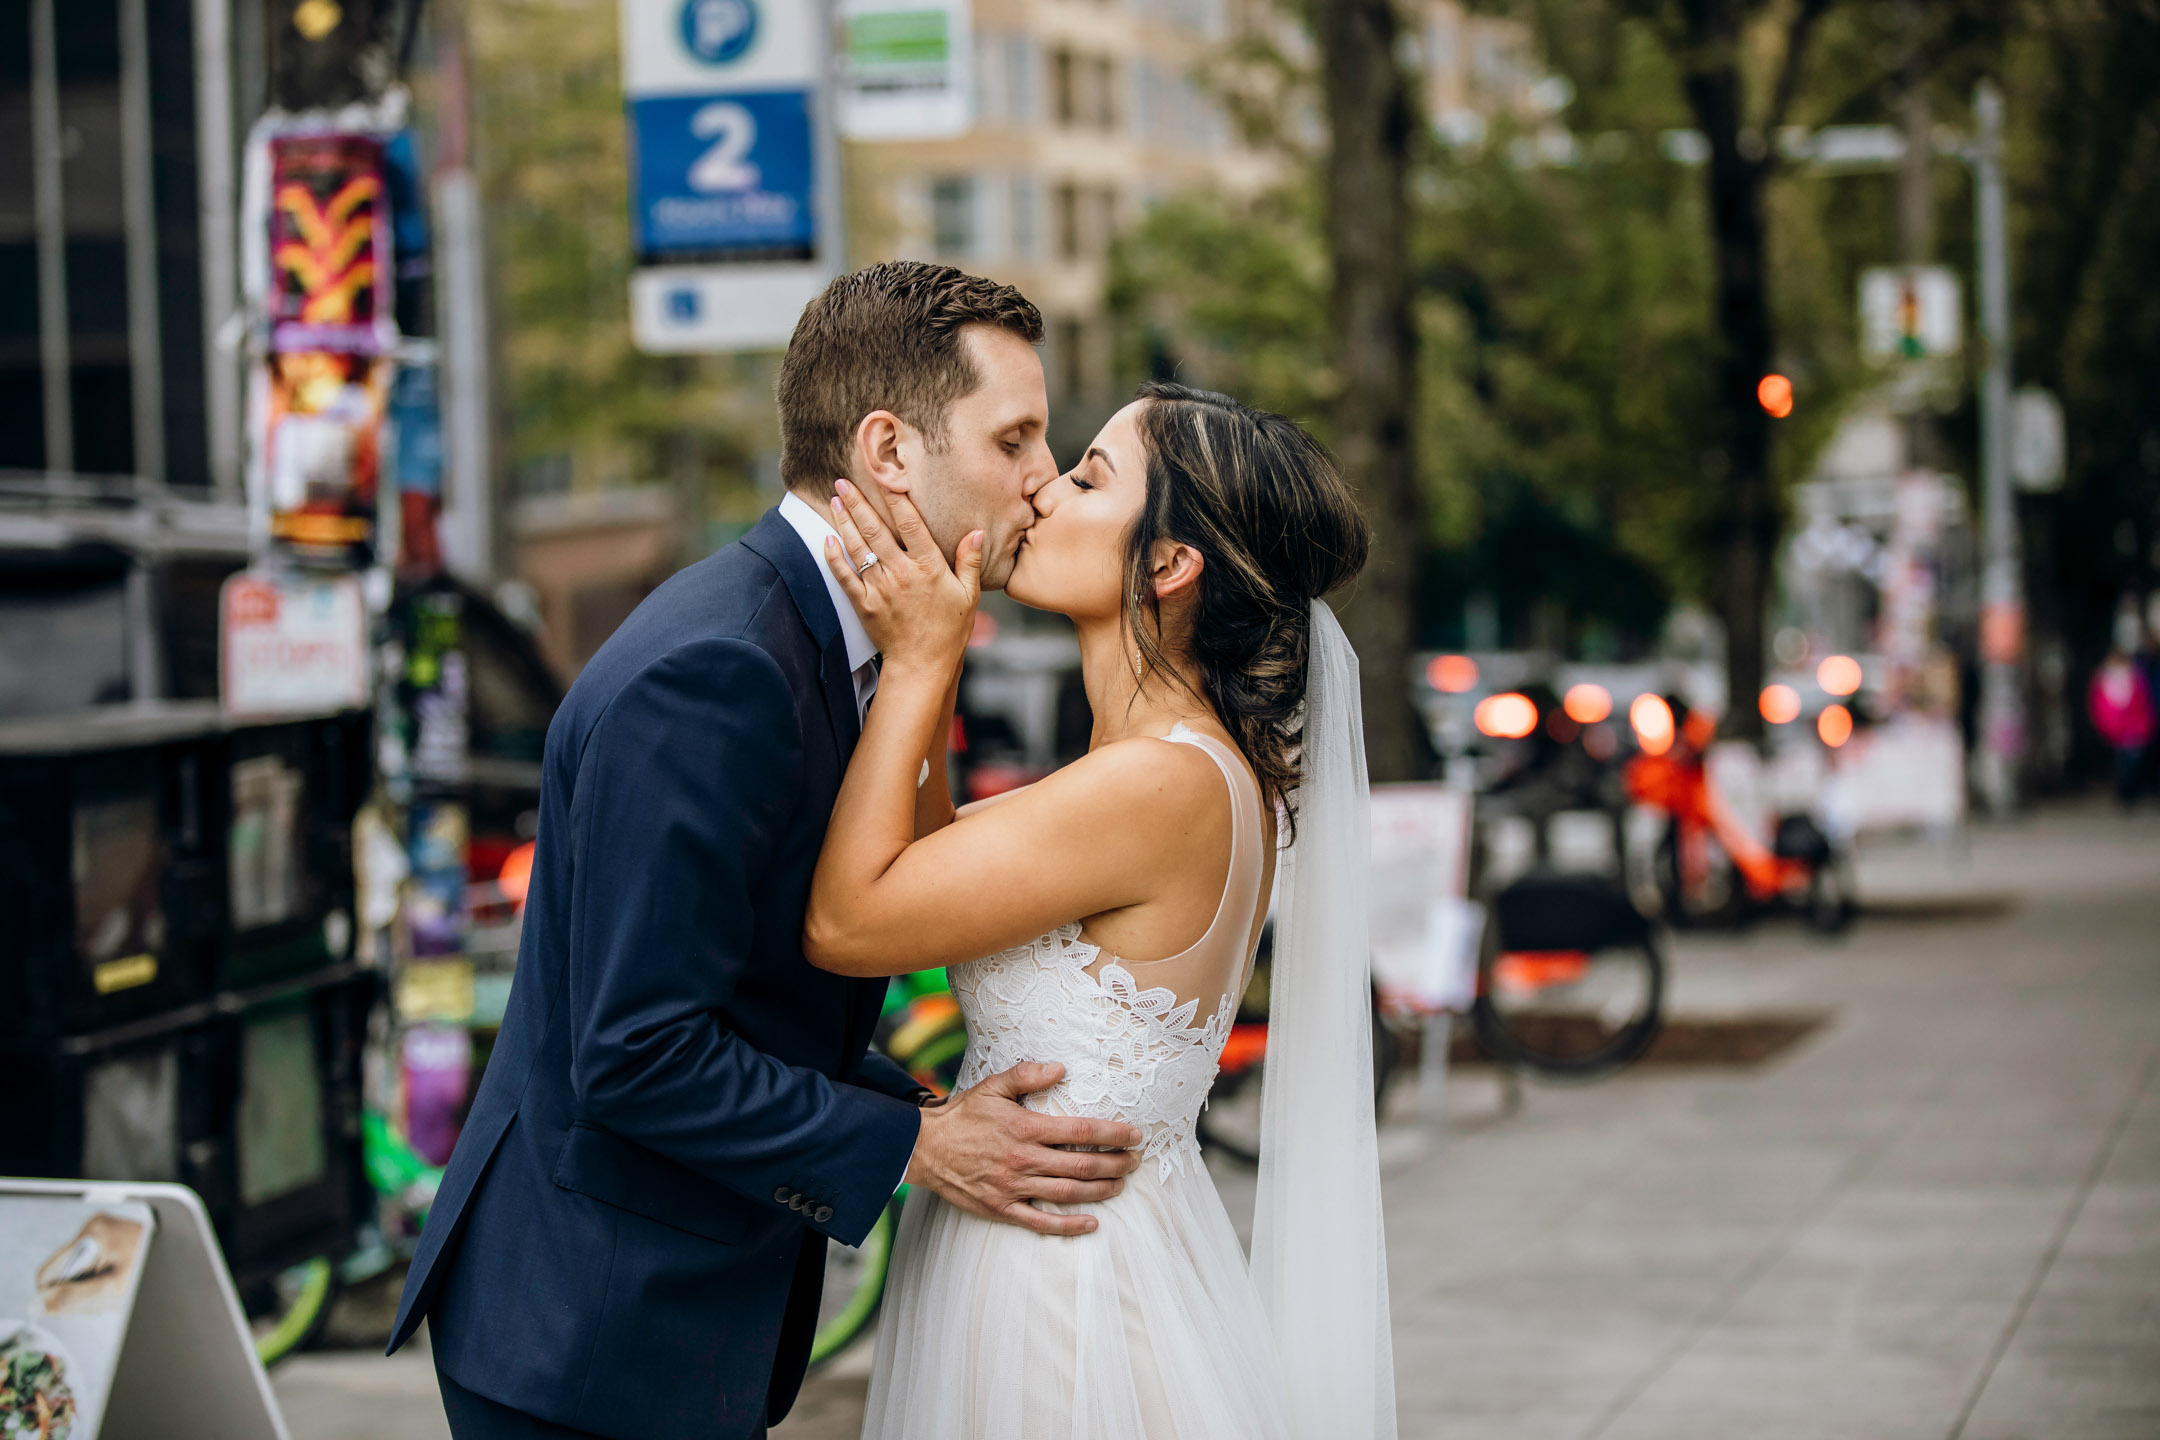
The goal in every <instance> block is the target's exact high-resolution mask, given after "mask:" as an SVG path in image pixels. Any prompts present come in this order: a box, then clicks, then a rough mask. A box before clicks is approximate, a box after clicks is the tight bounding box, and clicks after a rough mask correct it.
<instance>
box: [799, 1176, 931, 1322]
mask: <svg viewBox="0 0 2160 1440" xmlns="http://www.w3.org/2000/svg"><path fill="white" fill-rule="evenodd" d="M906 1193H907V1189H906V1187H905V1186H903V1187H901V1191H900V1194H901V1195H905V1194H906ZM899 1223H900V1196H899V1195H896V1196H894V1197H893V1199H892V1202H891V1203H890V1204H888V1205H887V1206H886V1207H885V1213H884V1214H882V1215H880V1216H878V1220H877V1224H875V1225H873V1226H871V1227H870V1233H869V1234H868V1235H866V1236H864V1237H863V1243H862V1244H861V1245H860V1246H857V1247H854V1248H850V1247H848V1246H846V1245H842V1244H840V1243H839V1242H838V1241H835V1240H828V1241H826V1242H825V1291H824V1294H823V1295H822V1296H821V1297H820V1298H819V1300H818V1319H817V1333H816V1335H815V1336H814V1337H813V1338H812V1339H811V1341H810V1363H811V1364H812V1365H822V1364H824V1363H825V1362H826V1361H827V1360H830V1359H832V1357H833V1356H835V1355H837V1354H839V1353H840V1352H841V1351H842V1350H845V1349H847V1347H848V1346H849V1345H851V1344H853V1343H854V1342H855V1339H856V1337H857V1336H859V1335H861V1334H862V1333H863V1331H865V1330H867V1329H869V1328H870V1322H871V1321H872V1320H875V1319H876V1318H877V1312H878V1306H879V1305H880V1304H882V1303H883V1302H884V1299H885V1277H886V1275H887V1274H888V1273H889V1272H890V1270H891V1268H892V1242H893V1233H894V1231H895V1229H896V1228H897V1227H898V1226H899Z"/></svg>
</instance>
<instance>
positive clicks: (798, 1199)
mask: <svg viewBox="0 0 2160 1440" xmlns="http://www.w3.org/2000/svg"><path fill="white" fill-rule="evenodd" d="M787 1208H788V1209H790V1210H808V1209H809V1208H810V1202H809V1201H808V1200H806V1199H804V1198H803V1197H802V1196H800V1195H797V1196H795V1197H794V1198H793V1199H791V1200H789V1201H788V1202H787Z"/></svg>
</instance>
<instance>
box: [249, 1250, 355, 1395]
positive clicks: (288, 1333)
mask: <svg viewBox="0 0 2160 1440" xmlns="http://www.w3.org/2000/svg"><path fill="white" fill-rule="evenodd" d="M336 1298H337V1267H336V1266H335V1265H332V1264H331V1263H330V1258H329V1257H328V1256H326V1255H318V1256H316V1257H315V1258H314V1259H312V1260H304V1261H302V1262H301V1263H300V1264H298V1265H295V1266H293V1267H292V1268H291V1269H290V1270H286V1271H283V1272H281V1273H280V1274H278V1275H277V1276H275V1277H273V1278H272V1279H270V1280H266V1281H264V1282H263V1283H262V1284H261V1285H259V1286H256V1287H255V1288H254V1289H253V1290H252V1291H251V1292H250V1293H249V1296H248V1299H249V1301H250V1302H251V1303H250V1304H249V1305H248V1307H247V1310H248V1322H249V1328H250V1329H251V1330H252V1331H253V1332H254V1336H255V1354H256V1355H257V1356H258V1357H259V1358H260V1359H261V1360H262V1363H263V1368H264V1369H268V1368H269V1367H271V1366H273V1365H275V1364H277V1363H278V1362H279V1361H280V1360H283V1359H284V1358H285V1357H286V1356H288V1355H290V1354H292V1353H293V1352H294V1351H296V1350H305V1349H307V1348H308V1347H309V1346H310V1345H312V1344H314V1343H315V1341H316V1340H317V1339H318V1338H320V1337H321V1335H322V1330H323V1325H324V1324H325V1323H326V1322H327V1321H328V1320H329V1318H330V1302H331V1301H332V1300H334V1299H336Z"/></svg>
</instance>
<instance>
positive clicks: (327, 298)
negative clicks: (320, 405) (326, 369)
mask: <svg viewBox="0 0 2160 1440" xmlns="http://www.w3.org/2000/svg"><path fill="white" fill-rule="evenodd" d="M269 144H270V213H269V215H268V216H267V217H266V222H267V224H268V225H269V227H270V242H269V243H270V266H271V272H272V273H271V279H270V295H269V310H270V348H271V349H272V350H274V351H296V350H327V351H334V352H339V353H345V354H355V355H381V354H385V353H387V352H388V351H389V350H390V348H391V347H392V346H393V345H395V344H396V343H397V322H396V319H395V317H394V315H393V308H394V289H393V287H394V283H395V266H394V262H393V260H392V245H391V226H390V202H389V194H388V190H387V188H386V186H385V183H384V174H383V147H382V142H381V141H380V140H378V139H376V138H375V137H373V136H370V135H352V134H318V135H280V136H273V137H272V138H271V139H270V142H269Z"/></svg>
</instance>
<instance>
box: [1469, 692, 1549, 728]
mask: <svg viewBox="0 0 2160 1440" xmlns="http://www.w3.org/2000/svg"><path fill="white" fill-rule="evenodd" d="M1471 718H1472V719H1473V720H1475V721H1476V722H1477V728H1478V733H1479V734H1481V735H1490V736H1493V737H1494V738H1495V739H1499V740H1520V739H1522V738H1523V736H1525V735H1528V734H1529V733H1530V732H1531V731H1533V730H1535V729H1537V720H1538V715H1537V705H1536V704H1535V703H1534V702H1533V701H1532V700H1531V699H1530V697H1529V696H1527V695H1518V694H1517V693H1515V692H1514V691H1512V690H1510V691H1508V692H1507V693H1505V694H1503V695H1488V696H1486V697H1485V698H1484V699H1483V700H1480V701H1478V706H1477V709H1476V710H1475V711H1474V712H1473V713H1472V715H1471Z"/></svg>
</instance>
